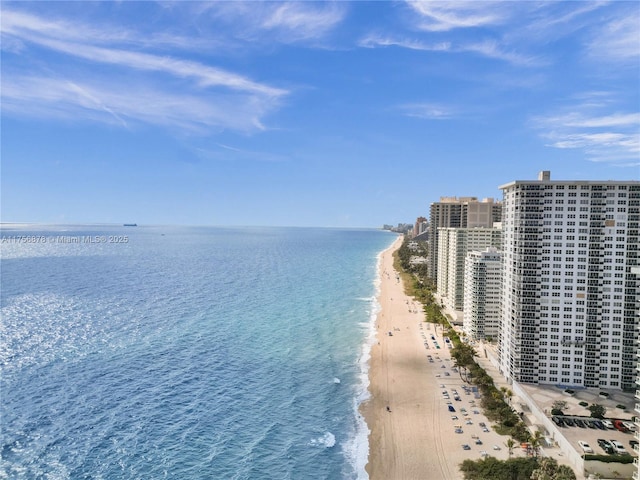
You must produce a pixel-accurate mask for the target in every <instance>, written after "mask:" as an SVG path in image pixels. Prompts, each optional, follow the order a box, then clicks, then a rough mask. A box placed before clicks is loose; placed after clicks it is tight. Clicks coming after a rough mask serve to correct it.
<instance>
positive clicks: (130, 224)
mask: <svg viewBox="0 0 640 480" xmlns="http://www.w3.org/2000/svg"><path fill="white" fill-rule="evenodd" d="M123 226H125V227H137V226H138V224H137V223H125V224H124V225H123Z"/></svg>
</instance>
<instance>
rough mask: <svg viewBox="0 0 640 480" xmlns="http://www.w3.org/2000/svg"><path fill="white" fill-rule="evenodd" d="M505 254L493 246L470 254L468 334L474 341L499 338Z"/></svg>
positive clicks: (467, 271) (466, 275) (467, 269)
mask: <svg viewBox="0 0 640 480" xmlns="http://www.w3.org/2000/svg"><path fill="white" fill-rule="evenodd" d="M501 300H502V252H500V251H498V250H497V249H496V248H493V247H490V248H487V249H486V250H484V251H473V252H469V253H468V254H467V257H466V259H465V268H464V327H463V328H464V331H465V333H466V334H467V335H468V336H469V337H471V338H472V339H474V340H484V339H487V338H492V339H497V338H498V335H499V331H500V321H501V319H502V303H501Z"/></svg>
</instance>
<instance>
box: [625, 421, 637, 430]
mask: <svg viewBox="0 0 640 480" xmlns="http://www.w3.org/2000/svg"><path fill="white" fill-rule="evenodd" d="M622 425H624V426H625V427H627V430H629V431H630V432H635V431H636V425H635V423H633V422H622Z"/></svg>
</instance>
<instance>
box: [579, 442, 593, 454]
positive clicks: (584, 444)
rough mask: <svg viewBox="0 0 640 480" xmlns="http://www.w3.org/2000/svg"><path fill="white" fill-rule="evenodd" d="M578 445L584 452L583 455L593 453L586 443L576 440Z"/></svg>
mask: <svg viewBox="0 0 640 480" xmlns="http://www.w3.org/2000/svg"><path fill="white" fill-rule="evenodd" d="M578 445H580V447H581V448H582V450H584V453H593V448H591V446H590V445H589V444H588V443H587V442H584V441H582V440H578Z"/></svg>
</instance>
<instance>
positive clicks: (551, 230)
mask: <svg viewBox="0 0 640 480" xmlns="http://www.w3.org/2000/svg"><path fill="white" fill-rule="evenodd" d="M500 188H501V189H502V191H503V195H504V199H503V221H502V229H503V253H504V260H503V297H502V298H503V300H502V301H503V305H502V315H503V319H502V323H501V330H500V364H501V370H502V372H503V374H505V375H506V376H507V377H510V378H512V379H513V380H516V381H520V382H526V383H540V384H563V385H573V386H585V387H601V388H611V389H633V388H634V383H635V363H636V361H637V357H636V352H637V336H638V334H637V330H636V329H637V324H638V307H639V295H638V286H639V275H638V274H637V273H634V272H637V268H636V267H637V265H638V246H639V243H638V242H639V240H640V237H639V235H638V231H639V225H640V182H637V181H552V180H551V179H550V172H541V174H540V176H539V178H538V180H537V181H520V180H518V181H514V182H511V183H508V184H506V185H502V186H501V187H500Z"/></svg>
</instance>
